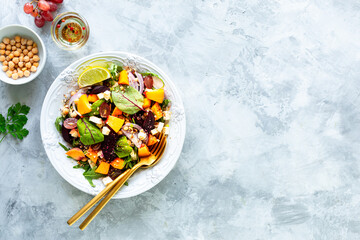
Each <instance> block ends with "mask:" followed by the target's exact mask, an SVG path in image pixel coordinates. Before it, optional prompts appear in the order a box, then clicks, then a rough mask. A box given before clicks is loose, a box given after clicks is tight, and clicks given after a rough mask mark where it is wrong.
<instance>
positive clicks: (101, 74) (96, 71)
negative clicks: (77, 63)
mask: <svg viewBox="0 0 360 240" xmlns="http://www.w3.org/2000/svg"><path fill="white" fill-rule="evenodd" d="M110 77H111V74H110V71H109V70H108V69H106V68H104V67H91V68H89V69H87V70H85V71H84V72H83V73H82V74H81V75H80V77H79V80H78V84H79V87H80V88H83V87H86V86H91V85H94V84H95V83H99V82H102V81H104V80H106V79H108V78H110Z"/></svg>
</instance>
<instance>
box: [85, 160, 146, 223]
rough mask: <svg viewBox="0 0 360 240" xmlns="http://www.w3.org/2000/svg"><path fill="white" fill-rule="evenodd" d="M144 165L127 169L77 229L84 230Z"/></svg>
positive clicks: (139, 164)
mask: <svg viewBox="0 0 360 240" xmlns="http://www.w3.org/2000/svg"><path fill="white" fill-rule="evenodd" d="M143 165H144V164H143V163H141V162H139V163H138V164H136V165H135V166H134V167H133V168H131V169H129V170H128V171H129V172H125V173H126V174H124V176H123V177H122V178H121V180H120V181H119V182H118V183H117V184H116V185H115V186H114V187H113V188H112V189H111V191H110V192H109V193H108V195H106V196H105V198H104V199H103V200H102V201H101V202H100V203H99V204H98V205H97V206H96V208H95V209H94V210H93V211H92V212H91V213H90V214H89V216H87V218H86V219H85V220H84V221H83V222H82V223H81V224H80V226H79V228H80V229H81V230H84V229H85V228H86V227H87V225H89V223H90V222H91V221H92V220H93V219H94V218H95V217H96V215H98V213H99V212H100V211H101V209H103V208H104V207H105V205H106V204H107V203H108V202H109V200H110V199H111V198H112V197H113V196H114V195H115V194H116V193H117V191H119V189H120V188H121V187H122V185H124V183H125V182H126V181H127V180H128V179H129V178H130V177H131V175H133V174H134V172H135V171H136V170H138V169H139V168H140V167H141V166H143Z"/></svg>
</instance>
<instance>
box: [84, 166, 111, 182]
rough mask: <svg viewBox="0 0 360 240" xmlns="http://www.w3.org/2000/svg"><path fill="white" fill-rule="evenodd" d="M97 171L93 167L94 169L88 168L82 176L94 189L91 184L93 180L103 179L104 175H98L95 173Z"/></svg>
mask: <svg viewBox="0 0 360 240" xmlns="http://www.w3.org/2000/svg"><path fill="white" fill-rule="evenodd" d="M96 169H97V167H96V166H95V167H94V168H89V169H88V170H86V171H85V172H84V173H83V175H84V177H85V179H86V180H88V182H89V183H90V185H91V186H92V187H95V185H94V183H93V181H92V180H93V179H98V178H102V177H105V176H106V175H104V174H100V173H97V172H95V170H96Z"/></svg>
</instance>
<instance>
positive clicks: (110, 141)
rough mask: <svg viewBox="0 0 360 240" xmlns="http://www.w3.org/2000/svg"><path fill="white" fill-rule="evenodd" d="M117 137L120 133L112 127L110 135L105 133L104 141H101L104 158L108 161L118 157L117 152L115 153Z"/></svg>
mask: <svg viewBox="0 0 360 240" xmlns="http://www.w3.org/2000/svg"><path fill="white" fill-rule="evenodd" d="M109 128H110V127H109ZM110 129H111V128H110ZM117 138H118V135H117V134H116V132H114V131H113V130H112V129H111V131H110V133H109V135H105V137H104V141H103V142H102V143H101V150H102V151H103V154H104V158H105V159H106V160H107V161H112V160H114V159H115V158H116V154H115V153H114V149H115V146H116V140H117Z"/></svg>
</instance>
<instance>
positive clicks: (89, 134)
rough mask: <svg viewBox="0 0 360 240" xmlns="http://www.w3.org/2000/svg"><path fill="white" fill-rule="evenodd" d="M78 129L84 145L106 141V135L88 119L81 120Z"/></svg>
mask: <svg viewBox="0 0 360 240" xmlns="http://www.w3.org/2000/svg"><path fill="white" fill-rule="evenodd" d="M77 127H78V130H79V133H80V141H81V142H82V143H83V144H84V145H92V144H96V143H99V142H102V141H104V135H103V134H102V133H101V131H100V130H99V129H98V128H97V127H95V126H94V125H92V124H91V123H90V122H89V121H88V120H87V119H86V118H82V119H79V120H78V121H77Z"/></svg>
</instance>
